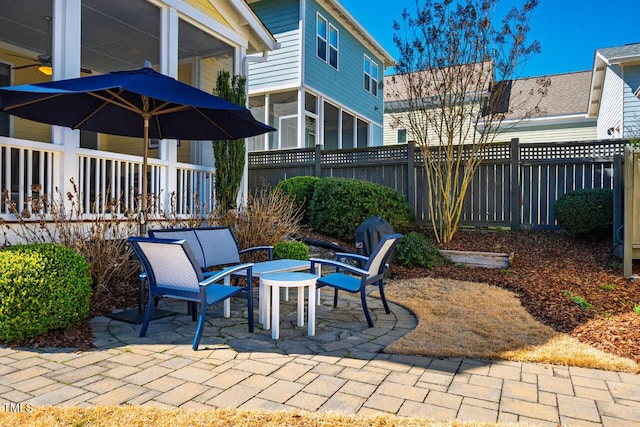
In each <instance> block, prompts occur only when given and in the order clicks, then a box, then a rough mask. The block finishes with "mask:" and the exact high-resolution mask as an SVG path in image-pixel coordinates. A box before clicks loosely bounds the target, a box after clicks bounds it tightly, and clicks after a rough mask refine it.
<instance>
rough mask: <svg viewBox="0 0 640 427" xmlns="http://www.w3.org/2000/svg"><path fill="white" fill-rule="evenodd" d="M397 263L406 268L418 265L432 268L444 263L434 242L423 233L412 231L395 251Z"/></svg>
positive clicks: (399, 243)
mask: <svg viewBox="0 0 640 427" xmlns="http://www.w3.org/2000/svg"><path fill="white" fill-rule="evenodd" d="M394 253H395V258H394V260H395V262H397V263H398V264H400V265H404V266H407V267H408V266H412V265H417V266H420V267H427V268H432V267H435V266H438V265H442V264H443V263H444V258H443V257H442V255H441V254H440V251H439V250H438V247H437V246H436V245H435V243H434V242H433V240H431V239H429V238H428V237H427V236H425V235H424V234H422V233H418V232H415V231H411V232H409V233H407V235H406V236H404V237H403V238H402V239H401V240H400V242H398V245H397V246H396V249H395V252H394Z"/></svg>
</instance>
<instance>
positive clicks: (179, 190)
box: [0, 137, 215, 221]
mask: <svg viewBox="0 0 640 427" xmlns="http://www.w3.org/2000/svg"><path fill="white" fill-rule="evenodd" d="M73 151H74V152H73V153H70V154H69V153H67V154H65V150H64V147H63V146H61V145H55V144H50V143H42V142H34V141H28V140H21V139H16V138H6V137H0V190H2V196H1V202H2V205H1V208H0V218H2V219H4V220H5V221H14V220H15V219H16V218H15V215H14V214H13V213H12V212H11V209H10V206H9V205H10V203H8V202H9V200H11V202H12V203H13V204H15V206H16V208H17V209H18V211H19V212H24V213H27V212H28V213H29V214H34V213H35V212H33V209H34V207H33V205H32V203H31V201H32V200H33V199H34V198H36V197H41V196H42V195H46V196H47V197H48V198H49V199H50V200H52V201H58V199H59V198H60V197H63V198H67V195H66V194H62V189H63V188H67V189H69V188H71V187H70V185H69V183H67V182H64V181H65V180H66V179H71V178H72V179H73V182H74V187H73V188H72V190H71V192H76V193H77V194H72V195H71V196H72V197H73V198H74V199H77V202H78V203H79V204H81V206H80V211H81V212H82V213H83V215H85V216H86V217H87V218H89V217H90V216H91V215H94V214H105V213H116V214H124V213H125V212H127V211H128V212H136V211H137V209H138V208H139V197H140V194H141V192H142V183H141V181H142V180H141V176H142V173H143V172H142V158H141V157H139V156H131V155H126V154H118V153H112V152H107V151H97V150H90V149H83V148H78V149H75V150H73ZM65 155H67V156H73V159H72V161H71V162H68V161H65V160H68V159H65V157H64V156H65ZM65 165H66V167H71V168H75V171H68V170H67V171H66V172H65V171H64V170H63V168H64V167H65ZM172 169H173V170H169V163H168V162H167V161H166V160H159V159H154V158H150V159H148V168H147V177H148V179H147V182H148V185H147V193H148V194H149V196H150V198H151V201H152V203H151V204H150V205H149V206H150V210H151V212H152V213H156V214H157V213H161V212H171V214H175V215H177V216H186V215H192V214H194V213H196V212H198V210H204V209H207V210H210V209H213V206H214V201H215V197H214V169H213V168H210V167H205V166H198V165H191V164H188V163H176V164H175V167H174V168H172ZM168 174H175V175H174V176H173V177H170V176H168ZM170 178H173V179H170ZM38 208H43V209H46V206H44V207H38ZM45 213H47V212H45Z"/></svg>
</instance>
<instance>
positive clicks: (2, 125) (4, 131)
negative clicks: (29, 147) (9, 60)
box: [0, 64, 11, 136]
mask: <svg viewBox="0 0 640 427" xmlns="http://www.w3.org/2000/svg"><path fill="white" fill-rule="evenodd" d="M10 84H11V66H10V65H7V64H0V86H9V85H10ZM10 123H11V122H10V121H9V113H0V136H10V135H9V130H10Z"/></svg>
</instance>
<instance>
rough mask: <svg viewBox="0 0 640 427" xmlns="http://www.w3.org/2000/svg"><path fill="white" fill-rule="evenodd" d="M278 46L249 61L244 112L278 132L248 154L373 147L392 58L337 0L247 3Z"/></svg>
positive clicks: (258, 140) (252, 144)
mask: <svg viewBox="0 0 640 427" xmlns="http://www.w3.org/2000/svg"><path fill="white" fill-rule="evenodd" d="M248 4H249V6H250V7H251V9H252V10H253V11H254V13H255V14H256V15H257V16H258V17H259V18H260V20H261V21H262V22H263V23H264V25H265V26H266V27H267V29H268V30H269V31H271V33H272V34H273V35H274V37H275V38H276V40H277V42H278V43H279V45H280V48H279V49H277V50H275V51H272V52H270V53H269V54H268V55H263V56H262V57H257V58H249V59H248V62H249V64H248V69H249V73H248V75H249V84H248V86H249V107H250V108H251V111H252V112H253V115H254V116H255V117H256V118H257V119H258V120H261V121H264V122H265V123H269V124H270V125H272V126H274V127H275V128H277V129H278V132H272V133H270V134H269V135H264V136H259V137H255V138H252V139H250V140H249V142H248V147H249V149H250V150H273V149H287V148H304V147H313V146H315V145H316V144H321V145H323V146H324V148H325V149H328V150H331V149H340V148H355V147H368V146H379V145H382V143H383V111H384V95H383V85H382V83H383V74H384V70H385V69H386V68H387V67H389V66H391V65H393V62H394V61H393V58H392V57H391V56H390V55H389V53H387V52H386V51H385V49H384V48H383V47H382V46H381V45H380V44H379V43H378V42H377V41H376V40H375V39H373V37H371V35H370V34H369V33H368V32H367V31H366V30H365V29H364V28H363V27H362V26H361V25H360V24H359V23H358V22H357V21H356V20H355V19H354V18H353V16H351V14H350V13H349V12H348V11H347V10H346V9H345V8H344V6H342V5H341V4H340V2H339V1H338V0H254V1H251V0H250V1H248Z"/></svg>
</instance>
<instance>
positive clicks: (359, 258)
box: [336, 252, 369, 263]
mask: <svg viewBox="0 0 640 427" xmlns="http://www.w3.org/2000/svg"><path fill="white" fill-rule="evenodd" d="M341 259H353V260H356V261H362V262H364V263H366V262H367V261H369V257H366V256H364V255H359V254H350V253H347V252H336V260H337V261H339V260H341Z"/></svg>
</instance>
